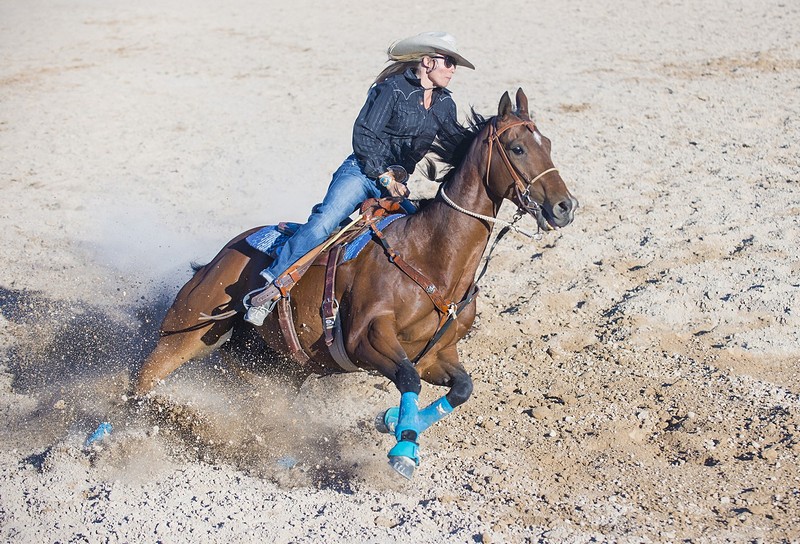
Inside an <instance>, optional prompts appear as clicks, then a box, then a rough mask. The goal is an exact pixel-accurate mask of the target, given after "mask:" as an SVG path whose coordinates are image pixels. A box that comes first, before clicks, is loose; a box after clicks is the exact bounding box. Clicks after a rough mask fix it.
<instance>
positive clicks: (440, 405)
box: [383, 397, 453, 434]
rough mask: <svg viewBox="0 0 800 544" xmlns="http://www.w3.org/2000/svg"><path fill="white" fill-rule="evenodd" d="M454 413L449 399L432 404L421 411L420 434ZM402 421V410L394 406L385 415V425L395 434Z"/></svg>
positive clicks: (443, 398)
mask: <svg viewBox="0 0 800 544" xmlns="http://www.w3.org/2000/svg"><path fill="white" fill-rule="evenodd" d="M452 411H453V407H452V406H450V402H449V401H448V400H447V397H442V398H440V399H439V400H437V401H434V402H432V403H431V404H430V405H428V406H427V407H426V408H424V409H422V410H420V411H419V423H420V428H419V431H418V432H419V433H423V432H425V431H426V430H427V429H428V427H430V426H431V425H433V424H434V423H436V422H437V421H439V420H440V419H442V418H443V417H444V416H446V415H448V414H449V413H451V412H452ZM399 419H400V408H399V407H398V406H392V407H391V408H389V409H388V410H386V412H384V414H383V424H384V425H386V428H387V429H389V432H390V433H392V434H394V432H395V430H396V429H397V422H398V420H399Z"/></svg>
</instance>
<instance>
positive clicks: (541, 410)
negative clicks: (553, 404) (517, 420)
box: [531, 406, 553, 421]
mask: <svg viewBox="0 0 800 544" xmlns="http://www.w3.org/2000/svg"><path fill="white" fill-rule="evenodd" d="M531 415H532V416H533V417H534V419H538V420H539V421H544V420H548V419H550V418H551V417H553V411H552V410H551V409H550V408H547V407H546V406H537V407H536V408H534V409H533V410H531Z"/></svg>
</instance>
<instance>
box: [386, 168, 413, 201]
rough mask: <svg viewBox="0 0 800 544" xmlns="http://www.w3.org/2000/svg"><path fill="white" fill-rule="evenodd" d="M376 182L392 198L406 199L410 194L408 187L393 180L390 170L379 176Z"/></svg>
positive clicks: (392, 173)
mask: <svg viewBox="0 0 800 544" xmlns="http://www.w3.org/2000/svg"><path fill="white" fill-rule="evenodd" d="M378 182H379V183H380V184H381V185H383V186H384V187H386V190H387V191H389V194H390V195H392V196H395V197H402V198H406V197H407V196H408V195H409V194H410V193H411V191H409V190H408V187H406V186H405V185H404V184H403V183H400V182H398V181H396V180H395V179H394V172H392V171H391V170H389V171H388V172H384V173H383V174H381V176H380V177H379V178H378Z"/></svg>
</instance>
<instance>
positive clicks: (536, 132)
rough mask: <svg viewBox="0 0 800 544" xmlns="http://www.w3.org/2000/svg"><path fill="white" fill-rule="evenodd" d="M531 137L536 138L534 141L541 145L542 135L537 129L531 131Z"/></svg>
mask: <svg viewBox="0 0 800 544" xmlns="http://www.w3.org/2000/svg"><path fill="white" fill-rule="evenodd" d="M533 139H534V140H536V143H537V144H539V145H540V146H541V145H542V135H541V134H540V133H539V131H538V130H534V131H533Z"/></svg>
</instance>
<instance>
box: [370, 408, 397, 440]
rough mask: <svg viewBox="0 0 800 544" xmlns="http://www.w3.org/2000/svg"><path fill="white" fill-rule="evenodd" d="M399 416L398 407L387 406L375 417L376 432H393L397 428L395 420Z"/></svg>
mask: <svg viewBox="0 0 800 544" xmlns="http://www.w3.org/2000/svg"><path fill="white" fill-rule="evenodd" d="M399 418H400V408H399V407H397V406H394V407H392V408H389V409H388V410H386V411H385V412H384V413H382V414H378V416H377V417H376V418H375V428H376V429H378V432H381V433H386V434H394V430H395V428H397V420H398V419H399Z"/></svg>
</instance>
